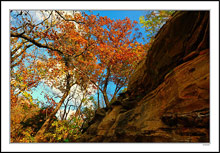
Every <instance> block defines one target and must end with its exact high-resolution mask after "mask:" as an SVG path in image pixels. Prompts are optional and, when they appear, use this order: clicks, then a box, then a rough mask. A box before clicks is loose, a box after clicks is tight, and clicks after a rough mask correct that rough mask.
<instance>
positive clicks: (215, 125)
mask: <svg viewBox="0 0 220 153" xmlns="http://www.w3.org/2000/svg"><path fill="white" fill-rule="evenodd" d="M218 6H219V2H218V1H215V2H205V1H202V2H198V1H197V2H173V1H172V2H171V1H167V2H165V1H162V2H140V1H135V2H134V1H133V2H132V1H129V2H103V1H102V2H88V1H87V2H86V1H84V2H66V1H62V2H58V1H54V2H48V1H46V2H33V1H32V2H24V1H23V2H22V1H20V2H17V1H16V2H15V1H14V2H13V1H11V2H1V20H2V22H1V23H2V24H1V27H2V29H1V38H2V39H1V40H2V48H1V54H2V56H1V70H2V73H1V74H2V81H1V83H2V85H1V89H2V90H1V91H2V93H1V97H2V99H1V128H2V130H1V143H2V148H1V151H55V152H56V151H62V152H66V151H129V152H130V151H163V152H165V151H167V152H168V151H171V152H172V151H191V152H195V151H201V152H206V151H219V145H218V143H219V110H218V108H219V87H218V85H219V59H218V57H219V44H218V43H219V7H218ZM55 8H56V9H65V10H66V9H77V10H89V9H90V10H95V9H96V10H169V9H171V10H210V23H211V24H210V36H211V37H210V43H211V44H210V45H211V49H210V73H211V74H210V78H211V79H210V87H211V89H210V92H211V95H210V101H211V108H210V109H211V112H210V113H211V114H210V116H211V129H210V132H211V133H210V134H211V135H210V138H211V141H210V142H211V143H210V144H203V143H196V144H195V143H192V144H182V143H76V144H74V143H69V144H67V143H65V144H63V143H59V144H55V143H48V144H47V143H45V144H42V143H40V144H39V143H31V144H18V143H16V144H13V143H9V139H10V138H9V129H10V128H9V113H10V112H9V76H10V71H9V59H10V57H9V10H11V9H27V10H28V9H55ZM100 8H101V9H100Z"/></svg>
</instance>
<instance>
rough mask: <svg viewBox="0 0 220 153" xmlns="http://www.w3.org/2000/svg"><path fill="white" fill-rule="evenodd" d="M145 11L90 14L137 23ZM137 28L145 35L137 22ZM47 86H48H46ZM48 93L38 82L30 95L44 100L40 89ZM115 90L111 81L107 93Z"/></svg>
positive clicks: (98, 11)
mask: <svg viewBox="0 0 220 153" xmlns="http://www.w3.org/2000/svg"><path fill="white" fill-rule="evenodd" d="M85 12H86V13H87V14H91V12H89V11H85ZM146 13H147V11H143V10H137V11H136V10H130V11H129V10H125V11H120V10H93V11H92V14H95V15H97V14H99V16H107V17H109V18H111V19H114V20H118V19H125V18H126V17H128V18H130V19H131V20H133V21H134V20H136V21H138V23H139V17H140V16H144V15H145V14H146ZM138 28H139V29H140V32H142V34H143V35H142V36H146V33H145V28H141V26H140V24H138ZM138 41H139V42H142V43H144V42H143V40H142V39H139V40H138ZM48 88H49V87H48ZM45 90H47V91H46V93H48V89H46V88H45V85H43V84H42V83H40V84H39V85H38V86H37V87H36V88H35V90H33V91H32V96H33V98H34V99H38V100H39V101H41V102H46V101H47V100H46V98H45V97H44V93H41V92H42V91H43V92H45ZM114 90H115V85H114V84H113V83H109V88H108V90H107V91H108V93H113V92H114ZM56 101H57V102H58V101H59V98H58V99H56Z"/></svg>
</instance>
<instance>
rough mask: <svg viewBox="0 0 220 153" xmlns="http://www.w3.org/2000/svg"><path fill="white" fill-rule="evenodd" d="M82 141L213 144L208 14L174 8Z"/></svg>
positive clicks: (97, 114)
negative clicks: (121, 89)
mask: <svg viewBox="0 0 220 153" xmlns="http://www.w3.org/2000/svg"><path fill="white" fill-rule="evenodd" d="M125 94H127V95H128V96H124V97H123V98H121V97H120V96H119V97H118V100H116V101H115V102H114V103H112V105H111V108H110V109H105V108H102V109H100V110H97V112H96V115H95V117H94V118H93V120H92V121H91V122H90V123H89V125H88V127H87V128H86V129H84V130H85V132H84V133H83V136H82V137H81V139H80V140H79V142H209V12H207V11H187V12H176V13H175V14H174V15H173V17H172V19H171V20H169V21H168V22H167V23H166V24H165V25H164V26H163V27H162V28H161V30H160V31H159V32H158V34H157V36H156V39H155V42H154V43H153V45H152V47H151V49H150V50H149V52H148V55H147V57H146V58H145V60H143V61H142V62H141V63H140V64H139V65H138V67H137V69H136V71H135V73H134V74H133V75H132V76H131V78H130V80H129V85H128V91H127V92H126V93H125Z"/></svg>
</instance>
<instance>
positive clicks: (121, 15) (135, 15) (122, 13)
mask: <svg viewBox="0 0 220 153" xmlns="http://www.w3.org/2000/svg"><path fill="white" fill-rule="evenodd" d="M85 12H86V13H88V14H90V12H89V11H85ZM147 12H148V11H145V10H92V13H93V14H94V15H97V14H99V16H107V17H109V18H111V19H115V20H118V19H125V18H126V17H128V18H130V19H131V20H132V21H134V20H136V21H138V23H139V17H140V16H145V15H146V13H147ZM138 28H139V31H140V32H141V33H142V36H144V37H146V33H145V28H142V27H141V25H140V24H138ZM138 41H139V42H142V43H144V42H143V40H142V39H139V40H138Z"/></svg>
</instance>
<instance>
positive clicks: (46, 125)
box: [35, 89, 70, 142]
mask: <svg viewBox="0 0 220 153" xmlns="http://www.w3.org/2000/svg"><path fill="white" fill-rule="evenodd" d="M69 91H70V89H67V91H66V92H65V94H64V95H63V97H62V99H61V100H60V102H59V103H58V105H57V107H56V108H55V110H54V111H53V112H52V113H51V114H50V115H49V116H48V119H47V120H46V121H45V122H44V124H43V125H42V127H41V128H40V130H39V131H38V132H37V134H36V136H35V141H36V142H41V141H42V140H43V136H44V133H45V131H46V130H48V128H49V127H50V125H51V121H52V118H53V117H54V116H55V114H56V113H57V111H58V110H59V109H60V107H61V105H62V104H63V102H64V100H65V99H66V97H67V96H68V94H69Z"/></svg>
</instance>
